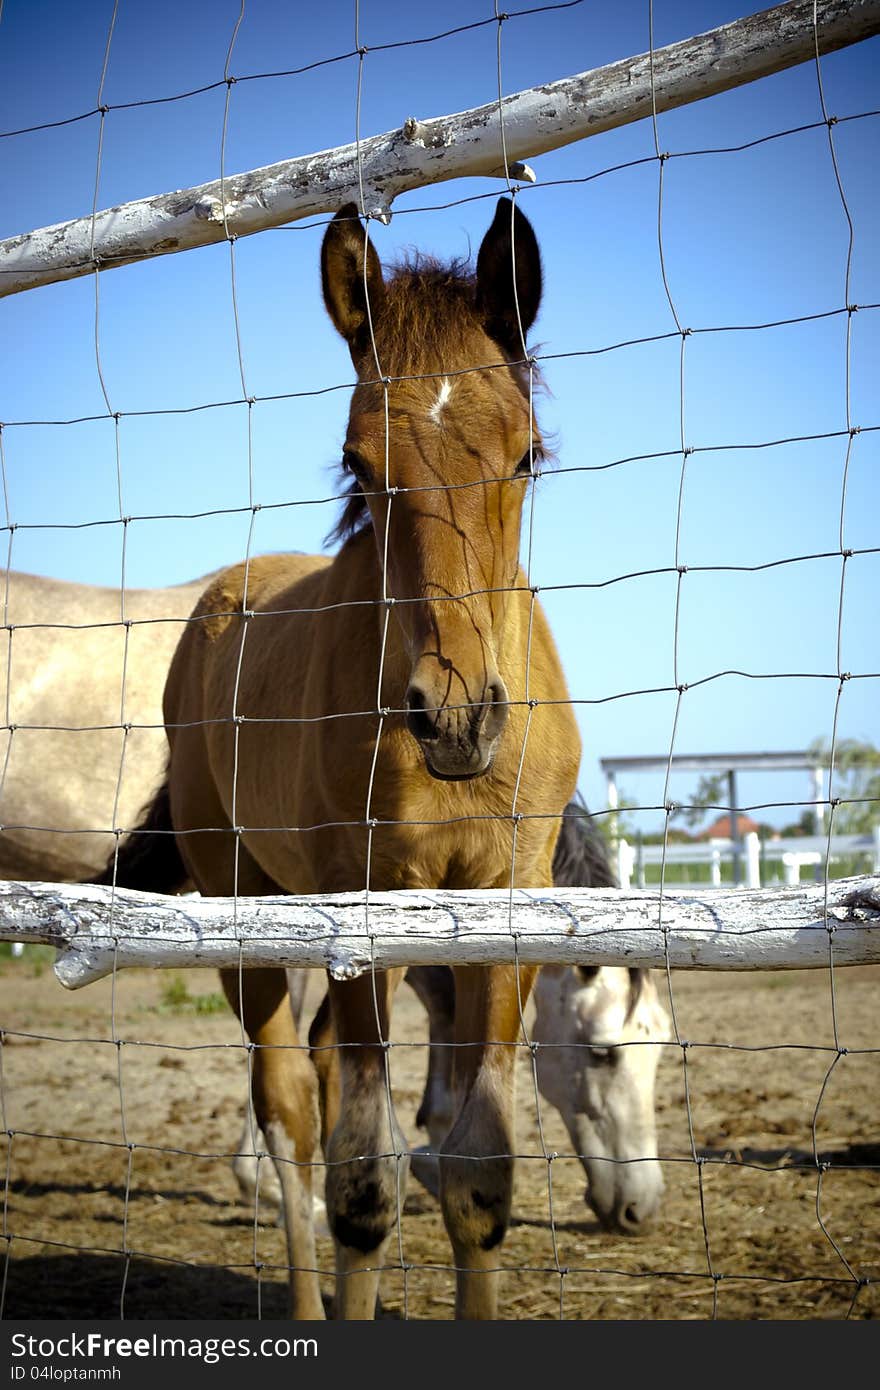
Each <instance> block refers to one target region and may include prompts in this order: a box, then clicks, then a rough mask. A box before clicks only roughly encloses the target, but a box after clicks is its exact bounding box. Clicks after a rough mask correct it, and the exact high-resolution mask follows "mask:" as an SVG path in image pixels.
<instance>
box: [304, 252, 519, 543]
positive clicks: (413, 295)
mask: <svg viewBox="0 0 880 1390" xmlns="http://www.w3.org/2000/svg"><path fill="white" fill-rule="evenodd" d="M475 289H476V275H475V272H474V269H473V266H472V265H471V263H470V261H468V260H467V259H465V258H463V257H462V258H455V259H453V260H450V261H440V260H437V259H436V258H435V257H433V256H427V255H424V254H423V253H421V252H418V251H409V252H406V253H405V254H404V257H403V259H401V260H399V261H397V262H395V264H394V265H393V266H392V267H391V273H390V276H389V278H388V280H387V281H386V284H385V295H384V299H383V302H382V306H381V310H380V312H379V313H378V314H377V315H376V317H375V318H374V320H373V332H374V334H375V338H376V348H377V351H378V355H379V361H380V363H381V366H382V371H383V374H384V375H386V376H389V377H392V378H394V377H405V376H424V377H433V376H436V377H438V378H439V377H441V376H443V375H444V370H449V369H450V364H451V363H453V362H455V361H456V360H460V358H461V353H462V345H463V344H464V343H466V342H467V339H468V338H469V337H472V336H473V334H474V331H475V330H480V331H484V329H483V325H482V324H481V322H480V319H479V317H478V315H477V311H476V305H475ZM506 361H509V359H508V358H507V356H506V354H505V352H504V351H503V349H502V348H501V347H500V346H499V347H498V350H497V355H496V356H495V357H489V358H488V360H487V361H486V362H485V363H482V362H476V361H475V362H472V363H468V364H467V365H469V366H473V367H480V366H484V365H485V366H487V367H491V366H495V365H497V364H498V363H500V362H506ZM510 365H511V369H512V371H513V374H514V377H515V378H516V381H517V383H518V385H519V387H520V389H521V391H522V392H523V394H524V395H526V396H527V395H528V392H529V370H528V366H527V364H526V363H525V362H522V363H519V362H515V361H514V362H511V363H510ZM370 375H371V374H370V373H369V371H368V372H367V373H366V375H365V377H364V378H363V379H362V382H361V385H362V386H366V387H367V389H372V390H375V391H376V392H377V393H378V394H379V396H380V399H381V395H382V386H381V383H380V382H379V381H378V380H375V381H371V380H370ZM532 380H533V382H536V381H537V374H536V373H535V372H534V371H533V373H532ZM338 476H339V477H340V478H341V479H342V482H343V486H342V488H341V494H340V495H341V498H342V511H341V513H340V515H339V519H338V521H337V522H336V525H335V526H334V527H333V528H332V529H331V530H330V531H329V532H328V533H327V535H326V537H325V538H324V544H325V545H334V544H344V543H345V542H346V541H348V540H350V539H351V538H352V537H353V536H356V535H357V534H358V532H359V531H362V530H363V529H364V528H365V527H367V526H369V524H370V514H369V510H368V508H367V504H366V501H365V499H364V495H363V493H362V492H361V489H360V487H359V486H358V484H357V482H355V481H354V480H353V479H352V478H351V477H350V475H349V474H348V473H347V472H346V471H345V469H343V468H341V467H340V469H339V471H338Z"/></svg>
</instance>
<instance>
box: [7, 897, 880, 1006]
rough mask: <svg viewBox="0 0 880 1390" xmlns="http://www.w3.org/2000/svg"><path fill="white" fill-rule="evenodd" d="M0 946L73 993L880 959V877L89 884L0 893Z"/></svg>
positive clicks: (766, 966)
mask: <svg viewBox="0 0 880 1390" xmlns="http://www.w3.org/2000/svg"><path fill="white" fill-rule="evenodd" d="M0 940H6V941H16V940H17V941H30V942H42V943H44V944H49V945H54V946H56V947H58V949H59V952H60V954H59V958H58V960H57V962H56V966H55V970H56V973H57V975H58V978H59V979H60V980H61V982H62V984H65V985H67V986H69V987H70V988H76V987H78V986H79V985H84V984H88V983H89V982H90V981H92V980H96V979H100V978H101V977H102V976H104V975H107V974H109V973H110V972H111V971H112V970H113V969H114V967H116V968H120V969H121V968H123V967H126V966H135V965H139V966H150V967H156V966H171V967H175V968H179V967H184V966H221V965H222V966H233V967H235V966H237V965H238V964H239V963H241V964H243V965H245V966H261V965H277V966H297V965H305V966H324V967H326V968H327V969H328V970H330V971H331V973H332V974H333V975H335V976H337V977H338V978H347V977H353V976H355V975H359V974H363V973H364V972H365V971H367V970H369V969H370V968H371V966H373V965H375V966H376V967H377V968H380V969H386V968H388V967H390V966H395V965H430V964H433V965H451V964H460V965H463V964H477V965H485V964H493V963H501V962H510V961H512V960H513V959H514V954H515V953H516V958H518V959H519V960H520V961H521V962H524V963H525V962H532V963H536V964H537V963H542V964H550V963H560V964H583V965H611V964H620V965H641V966H648V967H652V966H653V967H657V966H663V965H664V964H665V962H666V960H667V958H668V960H669V963H670V965H672V966H674V967H675V968H677V969H686V970H760V969H793V970H797V969H805V968H808V967H817V966H827V965H828V962H829V958H830V954H829V953H830V951H832V952H833V960H834V964H835V965H864V964H877V963H880V879H878V878H851V879H839V880H837V881H835V882H832V883H829V885H828V894H827V916H826V896H825V891H824V888H823V886H822V885H821V884H809V885H806V884H805V885H800V886H798V887H791V888H778V889H775V890H768V889H764V890H760V891H757V892H750V891H744V892H741V893H731V892H729V891H728V892H725V891H724V890H720V889H707V890H706V891H705V892H701V893H699V894H687V895H685V894H676V893H664V895H663V899H662V916H661V902H660V896H659V894H658V893H657V892H655V891H645V890H641V891H633V892H626V893H624V892H620V891H619V890H618V889H611V888H601V889H585V888H568V889H563V888H554V889H550V890H545V891H542V890H527V889H517V890H515V891H514V893H513V894H512V895H511V894H510V893H508V892H507V891H504V890H500V889H491V890H483V891H455V892H452V891H445V890H440V889H434V890H431V891H424V892H418V893H416V892H399V893H374V894H371V895H370V900H369V911H367V910H365V905H364V894H363V893H362V892H360V893H341V894H335V895H321V896H311V897H309V896H304V897H297V896H289V897H286V896H282V897H271V898H270V897H266V898H239V899H238V901H237V903H235V902H234V900H233V899H231V898H202V897H199V896H198V895H192V896H189V897H179V898H174V897H170V898H169V897H165V896H163V895H161V894H157V893H138V892H132V891H129V890H123V889H117V890H116V893H115V895H114V893H113V891H112V890H111V889H110V888H104V887H97V886H95V885H93V884H82V885H70V884H56V883H13V882H9V883H0Z"/></svg>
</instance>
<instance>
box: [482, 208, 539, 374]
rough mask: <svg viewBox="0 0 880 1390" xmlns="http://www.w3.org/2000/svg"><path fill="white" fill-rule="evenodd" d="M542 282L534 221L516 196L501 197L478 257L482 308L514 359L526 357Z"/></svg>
mask: <svg viewBox="0 0 880 1390" xmlns="http://www.w3.org/2000/svg"><path fill="white" fill-rule="evenodd" d="M514 278H515V280H516V294H514ZM541 285H542V277H541V253H540V251H539V250H538V240H537V237H536V236H535V233H534V232H533V231H532V224H531V222H530V221H529V219H528V218H527V217H525V216H524V215H523V214H522V213H521V212H520V210H519V208H518V207H517V206H516V204H515V203H513V201H512V199H510V198H499V199H498V206H497V208H496V209H495V216H494V218H493V220H492V225H491V227H490V228H489V230H488V232H487V233H486V235H485V236H484V238H483V244H482V246H481V247H480V253H479V255H478V256H477V310H478V312H479V313H480V314H481V315H482V318H483V326H484V327H485V329H486V332H487V333H488V334H489V337H490V338H494V339H495V342H496V343H498V344H500V346H501V347H502V348H503V349H504V351H505V352H506V353H507V354H508V356H509V357H514V358H521V357H523V356H524V352H523V338H524V337H525V335H526V333H528V331H529V329H530V328H531V326H532V324H533V323H534V321H535V318H536V317H537V313H538V306H539V304H540V303H541Z"/></svg>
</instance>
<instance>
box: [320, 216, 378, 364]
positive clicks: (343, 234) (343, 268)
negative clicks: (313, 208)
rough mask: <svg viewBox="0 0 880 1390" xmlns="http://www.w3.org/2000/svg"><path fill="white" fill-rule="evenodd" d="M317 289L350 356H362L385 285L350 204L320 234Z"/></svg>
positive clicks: (376, 260) (372, 252)
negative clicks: (322, 296) (320, 292)
mask: <svg viewBox="0 0 880 1390" xmlns="http://www.w3.org/2000/svg"><path fill="white" fill-rule="evenodd" d="M365 255H366V275H365V274H364V256H365ZM321 285H322V288H323V291H324V303H325V304H326V306H327V313H328V314H329V315H330V317H331V319H332V320H333V323H334V326H335V327H336V329H337V331H338V332H339V333H341V335H342V337H343V338H344V339H345V341H346V342H347V343H348V346H349V348H350V349H351V352H352V355H354V354H355V353H361V352H363V351H364V350H365V348H366V347H367V346H368V344H369V342H370V319H371V317H372V318H373V319H375V317H376V314H377V312H378V310H379V308H380V306H381V304H382V300H383V298H384V296H385V281H384V280H383V278H382V266H381V263H380V261H379V257H378V256H377V254H376V249H375V247H374V246H373V244H372V242H371V241H370V240H369V239H368V237H367V233H366V230H365V228H364V226H363V224H362V223H361V220H360V218H359V217H358V210H357V208H356V207H355V205H354V203H346V204H345V207H342V208H340V209H339V211H338V212H337V214H336V216H335V217H334V218H333V221H332V222H331V223H330V226H329V227H328V228H327V231H326V232H325V234H324V242H323V245H322V246H321ZM368 297H369V298H368ZM368 302H369V311H368V309H367V304H368Z"/></svg>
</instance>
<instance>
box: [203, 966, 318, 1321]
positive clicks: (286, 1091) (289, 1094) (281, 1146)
mask: <svg viewBox="0 0 880 1390" xmlns="http://www.w3.org/2000/svg"><path fill="white" fill-rule="evenodd" d="M220 973H221V978H222V981H223V988H224V990H225V992H226V997H227V999H228V1000H229V1003H230V1004H231V1005H232V1007H233V1009H234V1010H235V1012H236V1013H237V1014H238V1016H239V1018H241V1020H242V1022H243V1024H244V1027H245V1029H246V1031H247V1034H248V1037H249V1038H250V1040H251V1042H252V1043H254V1044H255V1047H254V1051H253V1073H252V1083H251V1091H252V1095H253V1103H254V1112H255V1116H256V1122H257V1124H258V1125H259V1127H260V1129H261V1130H262V1131H263V1134H264V1135H265V1138H266V1143H267V1145H268V1148H269V1152H270V1154H271V1156H272V1159H273V1162H274V1164H275V1170H276V1172H277V1174H278V1181H279V1183H280V1185H281V1195H282V1202H283V1207H284V1226H285V1231H286V1235H287V1259H288V1264H289V1265H290V1305H291V1316H292V1317H293V1318H323V1316H324V1306H323V1304H322V1302H321V1291H320V1288H319V1285H318V1273H317V1263H316V1258H315V1233H314V1224H313V1217H312V1167H311V1165H312V1162H313V1159H314V1154H315V1147H316V1144H317V1139H318V1097H317V1091H318V1086H317V1077H316V1075H315V1070H314V1067H313V1066H312V1063H311V1061H310V1059H309V1054H308V1051H307V1050H306V1049H305V1048H301V1047H300V1046H299V1039H298V1037H297V1032H296V1028H295V1026H294V1022H293V1016H292V1014H291V1010H290V1005H289V1002H288V995H287V978H286V976H285V973H284V971H283V970H245V971H243V972H242V973H241V977H240V978H239V972H238V971H236V970H224V971H221V972H220Z"/></svg>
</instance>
